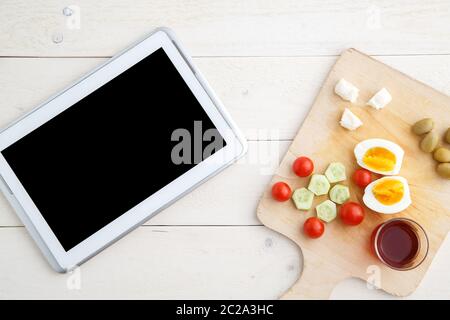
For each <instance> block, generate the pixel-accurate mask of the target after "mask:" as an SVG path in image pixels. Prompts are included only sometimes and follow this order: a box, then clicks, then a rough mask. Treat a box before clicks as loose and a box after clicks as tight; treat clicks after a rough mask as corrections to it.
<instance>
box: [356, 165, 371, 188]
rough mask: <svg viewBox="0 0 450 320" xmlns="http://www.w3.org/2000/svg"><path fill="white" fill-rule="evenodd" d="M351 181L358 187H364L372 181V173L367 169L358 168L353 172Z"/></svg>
mask: <svg viewBox="0 0 450 320" xmlns="http://www.w3.org/2000/svg"><path fill="white" fill-rule="evenodd" d="M353 181H354V182H355V183H356V185H357V186H358V187H361V188H365V187H367V185H368V184H369V183H371V182H372V174H371V173H370V171H369V170H366V169H362V168H361V169H358V170H356V171H355V173H354V174H353Z"/></svg>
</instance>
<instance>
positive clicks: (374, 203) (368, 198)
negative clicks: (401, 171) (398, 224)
mask: <svg viewBox="0 0 450 320" xmlns="http://www.w3.org/2000/svg"><path fill="white" fill-rule="evenodd" d="M386 179H395V180H398V181H400V182H401V183H402V184H403V197H402V199H401V200H400V201H399V202H397V203H395V204H393V205H385V204H382V203H381V202H380V201H378V200H377V198H375V195H374V194H373V188H374V186H375V185H377V184H378V183H379V182H381V181H382V180H386ZM363 202H364V204H365V205H366V206H367V207H368V208H369V209H371V210H373V211H375V212H378V213H383V214H394V213H398V212H401V211H403V210H405V209H406V208H408V207H409V205H410V204H411V203H412V201H411V193H410V191H409V185H408V180H406V179H405V178H403V177H400V176H389V177H383V178H380V179H377V180H375V181H373V182H371V183H370V184H369V185H368V186H367V187H366V188H365V189H364V195H363Z"/></svg>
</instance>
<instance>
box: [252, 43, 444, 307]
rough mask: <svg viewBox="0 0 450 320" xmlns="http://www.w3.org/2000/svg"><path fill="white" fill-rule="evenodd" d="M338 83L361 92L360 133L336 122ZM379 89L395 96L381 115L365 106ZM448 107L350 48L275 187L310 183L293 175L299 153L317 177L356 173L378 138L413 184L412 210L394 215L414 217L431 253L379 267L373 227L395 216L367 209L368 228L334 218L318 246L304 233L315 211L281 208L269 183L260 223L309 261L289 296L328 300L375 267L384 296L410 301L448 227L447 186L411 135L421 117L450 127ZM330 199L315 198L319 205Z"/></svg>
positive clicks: (355, 195) (357, 107)
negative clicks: (338, 170) (361, 152)
mask: <svg viewBox="0 0 450 320" xmlns="http://www.w3.org/2000/svg"><path fill="white" fill-rule="evenodd" d="M340 78H345V79H347V80H348V81H350V82H352V83H354V84H357V85H358V87H359V88H360V89H361V92H360V96H359V98H358V101H357V102H356V103H355V104H353V105H352V107H351V108H352V111H354V112H355V113H356V114H357V115H358V116H359V117H360V118H361V120H362V121H363V122H364V123H365V125H363V127H361V128H360V129H358V130H356V131H352V132H349V131H346V130H345V129H343V128H341V127H340V126H339V124H338V122H339V118H340V115H341V113H342V111H343V109H344V107H346V106H349V103H346V102H345V101H342V100H341V99H340V98H339V97H337V96H336V95H335V94H334V93H333V88H334V85H335V84H336V82H337V81H338V80H339V79H340ZM382 87H386V88H388V90H389V91H390V92H391V94H392V96H393V97H394V98H393V101H392V102H391V104H390V105H389V106H388V107H386V108H385V109H383V110H382V111H377V110H375V109H372V108H369V107H366V106H365V102H366V101H368V100H369V98H370V97H371V96H372V95H373V94H374V93H375V92H377V91H378V90H379V89H380V88H382ZM449 105H450V98H449V97H448V96H445V95H444V94H441V93H439V92H437V91H435V90H433V89H432V88H430V87H428V86H425V85H423V84H421V83H419V82H417V81H415V80H413V79H412V78H410V77H408V76H405V75H404V74H401V73H399V72H398V71H396V70H394V69H392V68H390V67H388V66H386V65H384V64H382V63H380V62H378V61H376V60H374V59H372V58H370V57H368V56H366V55H364V54H361V53H359V52H358V51H356V50H353V49H350V50H347V51H345V52H344V53H343V54H342V55H341V57H340V58H339V60H338V61H337V62H336V64H335V65H334V67H333V68H332V69H331V72H330V73H329V75H328V78H327V80H326V81H325V83H324V85H323V86H322V89H321V91H320V93H319V95H318V96H317V98H316V100H315V102H314V105H313V107H312V109H311V111H310V113H309V115H308V116H307V118H306V120H305V122H304V123H303V125H302V127H301V129H300V131H299V132H298V134H297V136H296V137H295V139H294V141H293V143H292V145H291V146H290V147H289V150H288V152H287V153H286V155H285V157H284V159H283V160H282V163H281V165H280V167H279V168H278V170H277V172H276V175H275V176H274V178H273V180H272V183H274V182H275V181H279V180H283V181H288V182H289V183H290V185H291V186H292V187H293V188H294V189H295V188H298V187H301V186H304V185H305V184H306V183H307V181H305V179H299V178H298V177H296V176H295V174H294V173H293V172H292V170H291V165H292V162H293V161H294V160H295V158H296V157H297V156H299V155H307V156H310V157H311V158H312V159H314V161H315V168H316V172H323V171H324V170H325V169H326V166H327V165H328V164H329V163H330V162H332V161H340V162H342V163H344V164H345V166H346V168H347V170H348V172H353V171H354V170H355V168H356V167H357V165H356V163H355V160H354V156H353V148H354V146H355V144H356V143H357V142H359V141H362V140H364V139H368V138H374V137H377V138H385V139H389V140H392V141H394V142H396V143H398V144H399V145H401V146H402V147H403V148H404V150H405V159H404V162H403V166H402V171H401V172H400V174H401V175H402V176H404V177H405V178H406V179H408V180H409V184H410V187H411V196H412V199H413V205H411V206H410V207H409V208H408V209H406V210H405V211H403V212H402V213H399V214H396V215H395V217H410V218H412V219H414V220H415V221H417V222H418V223H419V224H421V225H422V227H424V229H425V230H426V232H427V234H428V237H429V241H430V248H429V253H428V257H427V259H426V260H425V261H424V263H422V264H421V265H420V266H419V267H418V268H416V269H414V270H410V271H402V272H400V271H394V270H392V269H389V268H388V267H386V266H384V265H382V264H381V263H380V262H379V261H378V260H377V259H375V257H374V256H373V255H372V254H371V253H370V250H369V239H370V234H371V232H372V230H373V229H374V228H375V226H376V225H378V224H379V223H381V222H383V221H386V220H387V219H390V218H392V217H393V216H387V215H380V214H377V213H374V212H372V211H370V210H367V214H366V218H365V220H364V222H363V224H362V225H360V226H358V227H356V228H351V227H347V226H345V225H343V224H342V223H341V222H340V221H339V220H337V221H335V222H333V223H331V224H328V225H327V227H326V233H325V235H324V236H323V237H322V238H321V239H320V240H311V239H308V238H307V237H306V236H304V234H303V233H301V232H299V229H300V228H301V226H302V224H303V222H304V220H305V219H306V218H307V217H308V216H311V215H312V212H310V213H308V214H304V213H301V212H299V211H298V210H296V209H295V207H294V206H293V204H292V203H291V202H286V203H282V204H280V203H276V202H275V201H274V200H273V199H272V198H271V196H270V185H269V187H268V188H267V190H266V193H265V194H264V196H263V199H262V200H261V202H260V205H259V207H258V213H257V214H258V217H259V218H260V220H261V221H262V222H263V223H264V224H265V225H266V226H268V227H270V228H272V229H273V230H276V231H278V232H280V233H282V234H284V235H286V236H287V237H289V238H290V239H292V240H293V241H295V242H296V243H297V244H298V245H299V246H300V247H301V249H302V254H303V259H304V268H305V269H304V270H305V271H304V272H305V278H304V279H302V278H303V276H302V278H300V280H299V282H298V283H297V284H295V285H294V286H293V287H292V288H291V290H290V291H289V292H288V293H287V295H286V296H285V297H286V298H324V297H328V296H329V295H330V294H331V290H332V288H333V287H334V286H335V285H336V284H337V283H338V282H339V281H340V280H342V279H344V278H347V277H351V276H353V277H358V278H361V279H365V278H366V277H367V268H368V267H369V266H372V265H375V266H377V267H378V268H379V269H380V271H381V276H382V279H383V281H382V283H381V288H382V289H383V290H385V291H386V292H389V293H391V294H393V295H398V296H405V295H408V294H411V293H412V292H413V291H414V289H415V288H416V287H417V286H418V285H419V283H420V281H421V280H422V278H423V276H424V274H425V272H426V271H427V269H428V267H429V265H430V263H431V261H432V259H433V257H434V255H435V254H436V252H437V250H438V248H439V246H440V245H441V244H442V242H443V240H444V239H445V237H446V235H447V233H448V230H449V229H450V207H449V205H448V194H449V193H450V183H449V182H448V181H446V180H443V179H442V178H440V177H439V176H438V175H437V174H436V173H435V171H434V167H435V165H436V164H435V162H434V160H433V159H432V158H431V157H430V155H429V154H424V153H422V152H421V151H420V150H419V147H418V138H417V137H416V136H414V135H413V134H411V132H410V126H411V125H412V124H413V123H414V122H415V121H417V120H418V119H421V118H424V117H431V118H434V119H435V121H436V130H437V131H438V132H439V134H443V133H444V132H445V130H446V129H447V128H448V125H449V123H450V113H449V112H448V107H449ZM347 184H348V185H349V187H350V189H351V194H352V200H354V201H358V202H360V203H361V202H362V199H361V198H362V191H361V190H360V189H359V188H357V187H356V186H355V185H354V184H352V183H351V182H350V181H348V182H347ZM325 198H326V196H322V197H316V199H315V204H317V203H319V202H320V201H323V200H324V199H325ZM311 211H312V210H311ZM325 284H326V285H325Z"/></svg>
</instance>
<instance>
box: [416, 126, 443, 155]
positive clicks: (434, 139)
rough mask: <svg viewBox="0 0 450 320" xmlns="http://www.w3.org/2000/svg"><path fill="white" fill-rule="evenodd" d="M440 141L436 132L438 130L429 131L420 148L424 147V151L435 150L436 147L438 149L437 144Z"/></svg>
mask: <svg viewBox="0 0 450 320" xmlns="http://www.w3.org/2000/svg"><path fill="white" fill-rule="evenodd" d="M438 143H439V137H438V135H437V134H436V132H434V131H431V132H428V133H427V134H426V135H425V137H423V139H422V141H421V142H420V149H422V151H423V152H428V153H430V152H433V151H434V149H436V147H437V145H438Z"/></svg>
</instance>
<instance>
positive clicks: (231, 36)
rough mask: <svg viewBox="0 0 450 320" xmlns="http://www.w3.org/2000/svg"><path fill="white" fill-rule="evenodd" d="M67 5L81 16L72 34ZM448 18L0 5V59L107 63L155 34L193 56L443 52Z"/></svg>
mask: <svg viewBox="0 0 450 320" xmlns="http://www.w3.org/2000/svg"><path fill="white" fill-rule="evenodd" d="M66 5H77V6H78V7H79V8H80V9H81V11H80V12H81V14H80V18H81V19H80V25H79V26H80V28H79V29H69V28H68V27H67V19H70V17H65V16H64V15H63V14H62V10H63V8H64V7H65V6H66ZM449 13H450V3H449V2H447V1H438V0H431V1H426V2H424V1H421V0H414V1H388V0H382V1H376V0H375V1H346V0H328V1H320V2H317V1H314V0H303V1H296V0H283V1H270V0H262V1H239V0H228V1H221V0H214V1H211V0H201V1H181V0H154V1H151V2H150V3H149V2H148V1H146V0H136V1H132V2H130V1H123V0H97V1H90V0H77V1H60V0H34V1H28V0H3V1H1V2H0V30H1V31H2V32H0V43H1V46H0V56H110V55H113V54H115V53H116V52H117V51H118V50H120V49H122V48H124V47H126V46H128V45H129V44H130V43H131V42H133V41H135V40H137V39H139V38H141V37H142V36H143V35H145V34H147V33H149V32H150V31H151V30H152V29H153V28H155V27H159V26H167V27H171V28H173V29H174V30H175V31H176V32H177V34H178V35H179V37H180V38H181V39H183V42H184V43H185V44H186V46H187V48H188V49H190V51H191V54H193V55H195V56H298V55H337V54H339V52H340V51H341V50H342V48H345V47H347V46H349V45H352V46H356V47H358V48H360V49H362V50H364V51H366V52H367V53H369V54H383V55H385V54H438V53H446V54H448V53H450V42H449V41H448V39H449V38H450V24H449V23H448V15H449ZM55 35H60V36H62V37H63V40H62V42H59V43H54V42H53V41H52V38H53V37H54V36H55Z"/></svg>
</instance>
